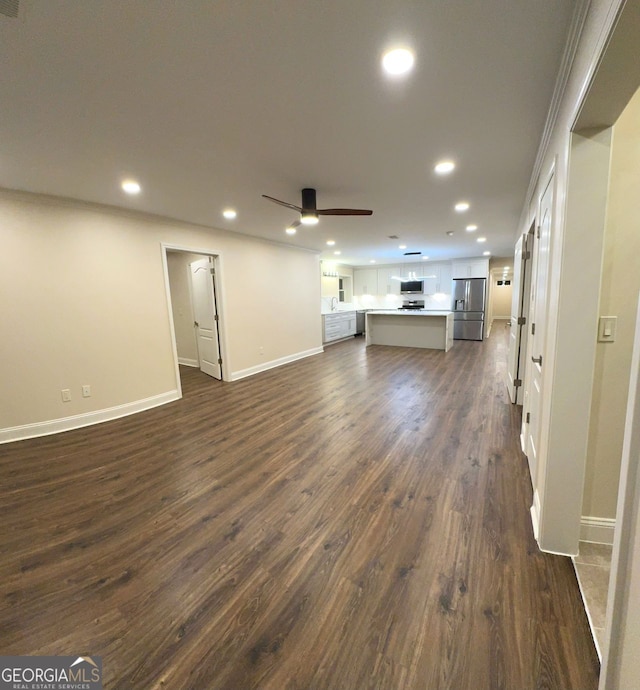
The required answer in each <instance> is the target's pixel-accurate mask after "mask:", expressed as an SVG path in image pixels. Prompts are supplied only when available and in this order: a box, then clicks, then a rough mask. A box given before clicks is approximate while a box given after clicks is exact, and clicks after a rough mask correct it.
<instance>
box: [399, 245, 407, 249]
mask: <svg viewBox="0 0 640 690" xmlns="http://www.w3.org/2000/svg"><path fill="white" fill-rule="evenodd" d="M406 248H407V245H406V244H399V245H398V249H406Z"/></svg>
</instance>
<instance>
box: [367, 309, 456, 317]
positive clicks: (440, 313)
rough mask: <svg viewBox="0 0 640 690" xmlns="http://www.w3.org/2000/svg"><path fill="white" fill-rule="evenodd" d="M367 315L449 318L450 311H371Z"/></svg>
mask: <svg viewBox="0 0 640 690" xmlns="http://www.w3.org/2000/svg"><path fill="white" fill-rule="evenodd" d="M367 314H373V315H374V316H375V315H376V314H389V315H393V316H449V314H453V312H452V311H435V310H433V311H431V310H428V309H372V310H370V311H368V312H367Z"/></svg>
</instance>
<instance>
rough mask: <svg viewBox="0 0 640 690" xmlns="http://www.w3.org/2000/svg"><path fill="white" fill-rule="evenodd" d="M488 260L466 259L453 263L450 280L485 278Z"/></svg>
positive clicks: (487, 273) (487, 274) (487, 271)
mask: <svg viewBox="0 0 640 690" xmlns="http://www.w3.org/2000/svg"><path fill="white" fill-rule="evenodd" d="M488 276H489V259H468V260H465V261H454V262H453V275H452V278H487V277H488Z"/></svg>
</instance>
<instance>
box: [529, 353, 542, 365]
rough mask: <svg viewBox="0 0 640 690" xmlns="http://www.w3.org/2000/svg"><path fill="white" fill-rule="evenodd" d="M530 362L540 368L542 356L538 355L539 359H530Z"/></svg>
mask: <svg viewBox="0 0 640 690" xmlns="http://www.w3.org/2000/svg"><path fill="white" fill-rule="evenodd" d="M531 361H532V362H533V363H534V364H539V365H540V366H542V355H540V357H532V358H531Z"/></svg>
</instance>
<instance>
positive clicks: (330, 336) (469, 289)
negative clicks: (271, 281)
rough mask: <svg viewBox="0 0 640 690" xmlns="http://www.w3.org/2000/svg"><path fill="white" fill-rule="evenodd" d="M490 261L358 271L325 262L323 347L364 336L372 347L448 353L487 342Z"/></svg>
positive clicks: (356, 268)
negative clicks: (463, 344)
mask: <svg viewBox="0 0 640 690" xmlns="http://www.w3.org/2000/svg"><path fill="white" fill-rule="evenodd" d="M488 276H489V260H488V259H487V258H484V257H483V258H472V259H464V260H453V261H433V262H431V261H430V262H428V263H427V262H424V261H423V262H420V263H406V264H402V265H397V264H396V265H389V266H378V267H375V268H373V267H352V266H347V265H345V264H338V263H334V262H325V261H323V262H322V263H321V280H322V293H321V294H322V297H321V314H322V321H323V323H322V333H323V345H329V344H333V343H337V342H341V341H343V340H345V339H347V338H352V337H354V336H360V335H362V336H364V338H365V342H366V345H367V346H368V345H391V346H401V347H422V348H428V349H439V350H444V351H445V352H446V351H448V350H449V349H450V348H451V347H452V346H453V343H454V340H483V338H484V337H485V333H486V323H485V310H486V303H487V279H488Z"/></svg>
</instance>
